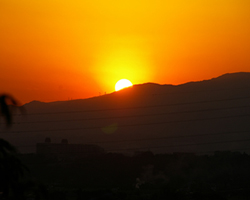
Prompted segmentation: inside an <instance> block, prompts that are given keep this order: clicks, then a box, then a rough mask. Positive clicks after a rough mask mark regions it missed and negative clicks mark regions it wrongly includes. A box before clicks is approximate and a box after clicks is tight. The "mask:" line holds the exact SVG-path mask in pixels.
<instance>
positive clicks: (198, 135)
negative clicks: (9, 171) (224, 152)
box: [19, 130, 250, 147]
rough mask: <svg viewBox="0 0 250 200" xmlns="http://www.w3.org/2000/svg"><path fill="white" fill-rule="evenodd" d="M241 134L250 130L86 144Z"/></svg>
mask: <svg viewBox="0 0 250 200" xmlns="http://www.w3.org/2000/svg"><path fill="white" fill-rule="evenodd" d="M239 133H250V130H246V131H225V132H217V133H208V134H192V135H178V136H166V137H152V138H143V139H131V140H111V141H97V142H87V143H86V144H111V143H124V142H125V143H126V142H140V141H152V140H165V139H179V138H189V137H200V136H201V137H202V136H214V135H229V134H239ZM28 146H29V147H31V146H35V145H22V146H19V147H28Z"/></svg>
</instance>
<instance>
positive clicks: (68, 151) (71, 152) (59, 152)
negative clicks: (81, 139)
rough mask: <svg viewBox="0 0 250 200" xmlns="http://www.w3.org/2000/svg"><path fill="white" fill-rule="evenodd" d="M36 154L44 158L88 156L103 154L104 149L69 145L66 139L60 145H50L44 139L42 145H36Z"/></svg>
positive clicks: (92, 146) (47, 140)
mask: <svg viewBox="0 0 250 200" xmlns="http://www.w3.org/2000/svg"><path fill="white" fill-rule="evenodd" d="M36 153H37V154H39V155H45V156H89V155H98V154H103V153H105V151H104V149H103V148H102V147H100V146H98V145H93V144H69V143H68V140H67V139H63V140H62V142H61V143H51V139H50V138H46V139H45V142H44V143H37V144H36Z"/></svg>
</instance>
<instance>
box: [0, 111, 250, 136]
mask: <svg viewBox="0 0 250 200" xmlns="http://www.w3.org/2000/svg"><path fill="white" fill-rule="evenodd" d="M249 116H250V114H242V115H232V116H225V117H210V118H203V119H188V120H176V121H174V120H173V121H162V122H147V123H135V124H124V125H119V127H133V126H151V125H160V124H169V123H182V122H193V121H205V120H214V119H228V118H235V117H249ZM102 128H104V127H101V126H96V127H95V126H93V127H85V128H69V129H44V130H30V131H28V130H26V131H11V132H0V133H36V132H55V131H79V130H88V129H102Z"/></svg>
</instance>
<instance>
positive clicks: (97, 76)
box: [0, 0, 250, 103]
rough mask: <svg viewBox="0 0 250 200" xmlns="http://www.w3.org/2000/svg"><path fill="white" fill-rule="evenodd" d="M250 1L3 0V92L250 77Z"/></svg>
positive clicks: (56, 92)
mask: <svg viewBox="0 0 250 200" xmlns="http://www.w3.org/2000/svg"><path fill="white" fill-rule="evenodd" d="M249 8H250V1H248V0H209V1H205V0H190V1H186V0H169V1H163V0H147V1H145V0H136V1H135V0H120V1H117V0H74V1H72V0H35V1H34V0H21V1H20V0H0V69H1V71H0V84H1V85H0V92H8V93H11V94H12V95H14V96H15V97H16V98H17V99H19V100H20V101H21V102H22V103H27V102H29V101H32V100H39V101H45V102H49V101H56V100H68V99H71V98H72V99H78V98H89V97H92V96H98V95H99V93H101V94H103V93H104V92H107V93H110V92H113V91H114V86H115V83H116V82H117V81H118V80H119V79H122V78H127V79H129V80H130V81H131V82H132V83H133V84H140V83H145V82H155V83H160V84H180V83H184V82H188V81H198V80H203V79H210V78H213V77H216V76H219V75H222V74H224V73H231V72H238V71H248V72H249V71H250V55H249V54H250V12H249Z"/></svg>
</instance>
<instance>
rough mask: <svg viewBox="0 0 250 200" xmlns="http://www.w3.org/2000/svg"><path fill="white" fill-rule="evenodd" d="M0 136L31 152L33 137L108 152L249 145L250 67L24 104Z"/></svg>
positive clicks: (245, 147) (203, 149) (35, 140)
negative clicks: (86, 96) (181, 81)
mask: <svg viewBox="0 0 250 200" xmlns="http://www.w3.org/2000/svg"><path fill="white" fill-rule="evenodd" d="M24 107H25V108H26V110H27V112H28V115H27V116H26V117H23V116H16V117H15V122H16V124H14V125H13V127H12V129H11V130H9V131H7V132H6V131H5V130H2V132H1V137H2V138H6V139H8V140H9V141H10V142H12V143H14V144H16V145H17V146H19V149H20V150H21V152H32V151H33V152H34V151H35V144H36V143H38V142H43V141H44V139H45V137H50V138H51V140H52V141H53V142H60V141H61V139H63V138H67V139H68V140H69V143H94V144H98V145H100V146H102V147H104V148H105V149H107V150H108V151H122V152H135V151H145V150H151V151H153V152H157V153H161V152H196V153H202V152H205V153H206V152H210V151H211V152H212V151H216V150H243V151H248V152H249V150H250V149H248V148H249V146H250V73H246V72H241V73H233V74H225V75H222V76H219V77H217V78H213V79H210V80H204V81H200V82H189V83H185V84H181V85H159V84H155V83H145V84H140V85H134V86H133V87H131V88H127V89H124V90H122V91H119V92H113V93H111V94H107V95H103V96H98V97H93V98H89V99H79V100H71V101H58V102H51V103H43V102H38V101H33V102H30V103H28V104H26V105H24Z"/></svg>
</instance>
